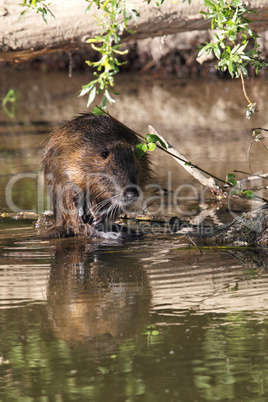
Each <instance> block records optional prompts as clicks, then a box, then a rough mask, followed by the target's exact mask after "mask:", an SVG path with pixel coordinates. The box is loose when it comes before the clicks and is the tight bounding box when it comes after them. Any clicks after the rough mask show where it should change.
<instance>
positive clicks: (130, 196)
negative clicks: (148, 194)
mask: <svg viewBox="0 0 268 402" xmlns="http://www.w3.org/2000/svg"><path fill="white" fill-rule="evenodd" d="M139 195H140V194H139V192H138V189H137V188H136V187H127V188H126V189H125V190H124V193H123V196H124V201H125V202H127V203H130V202H134V201H136V199H137V198H139Z"/></svg>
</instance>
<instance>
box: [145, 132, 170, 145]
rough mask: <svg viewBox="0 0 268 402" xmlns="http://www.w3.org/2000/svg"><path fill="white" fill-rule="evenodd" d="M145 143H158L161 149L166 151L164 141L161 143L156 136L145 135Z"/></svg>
mask: <svg viewBox="0 0 268 402" xmlns="http://www.w3.org/2000/svg"><path fill="white" fill-rule="evenodd" d="M146 141H148V142H154V143H156V142H159V143H160V144H161V146H162V147H163V148H165V149H167V146H166V144H165V143H164V141H162V140H161V138H159V137H158V135H156V134H147V135H146Z"/></svg>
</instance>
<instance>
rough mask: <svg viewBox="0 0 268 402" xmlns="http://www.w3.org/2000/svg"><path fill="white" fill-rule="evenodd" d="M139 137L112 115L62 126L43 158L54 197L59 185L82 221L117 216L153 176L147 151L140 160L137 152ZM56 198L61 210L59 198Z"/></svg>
mask: <svg viewBox="0 0 268 402" xmlns="http://www.w3.org/2000/svg"><path fill="white" fill-rule="evenodd" d="M139 142H140V141H139V140H138V138H137V136H136V134H135V133H134V132H133V131H131V130H130V129H129V128H127V127H126V126H124V125H123V124H121V123H119V122H118V121H117V120H115V119H113V118H112V117H110V116H107V115H102V116H94V115H93V114H89V115H82V116H79V117H77V118H76V119H74V120H72V121H71V122H69V123H67V124H65V125H63V126H62V127H61V128H59V129H58V130H56V131H55V132H54V133H53V134H52V136H51V138H50V141H49V143H48V145H47V147H46V151H45V156H44V160H43V166H44V171H45V176H46V181H47V183H48V185H49V186H50V187H51V191H52V193H53V198H55V195H56V194H55V192H56V191H57V189H59V188H60V192H61V194H60V195H61V200H62V199H64V198H66V197H67V198H69V202H68V208H70V205H71V201H70V197H71V198H72V200H73V204H75V208H76V210H77V211H78V216H79V219H80V220H82V221H83V222H89V223H98V222H100V221H102V220H104V219H106V218H108V219H111V220H112V219H114V218H115V217H116V216H117V215H118V214H119V213H120V212H121V211H122V210H123V209H124V207H125V206H126V205H128V204H130V203H132V202H133V201H135V200H136V199H137V198H138V196H139V195H140V192H141V191H142V190H143V188H144V186H145V184H146V183H147V182H148V180H149V178H150V168H149V162H148V157H147V155H144V156H143V157H141V158H140V159H137V156H136V153H135V146H136V145H137V144H138V143H139ZM63 187H65V189H67V190H66V191H65V190H64V189H63ZM64 191H65V195H64V194H63V192H64ZM53 203H54V209H56V211H57V210H58V209H59V201H55V199H54V200H53ZM63 204H64V208H65V209H66V205H67V203H66V202H65V203H64V200H63ZM65 204H66V205H65ZM60 208H61V207H60ZM67 215H68V214H67Z"/></svg>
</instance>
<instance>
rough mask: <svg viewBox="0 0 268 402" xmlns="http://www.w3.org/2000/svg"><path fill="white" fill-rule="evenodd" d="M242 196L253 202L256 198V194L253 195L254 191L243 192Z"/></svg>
mask: <svg viewBox="0 0 268 402" xmlns="http://www.w3.org/2000/svg"><path fill="white" fill-rule="evenodd" d="M242 194H243V195H245V196H246V197H247V198H249V199H251V200H254V198H256V195H255V193H253V191H251V190H245V191H243V192H242Z"/></svg>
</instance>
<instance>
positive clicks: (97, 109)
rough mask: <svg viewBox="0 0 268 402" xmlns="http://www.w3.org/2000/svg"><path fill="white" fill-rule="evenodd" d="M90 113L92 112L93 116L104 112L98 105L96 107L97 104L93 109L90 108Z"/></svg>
mask: <svg viewBox="0 0 268 402" xmlns="http://www.w3.org/2000/svg"><path fill="white" fill-rule="evenodd" d="M92 113H93V114H94V115H95V116H101V115H103V114H106V113H105V111H104V110H102V109H101V108H100V107H98V106H95V107H94V109H93V110H92Z"/></svg>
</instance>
